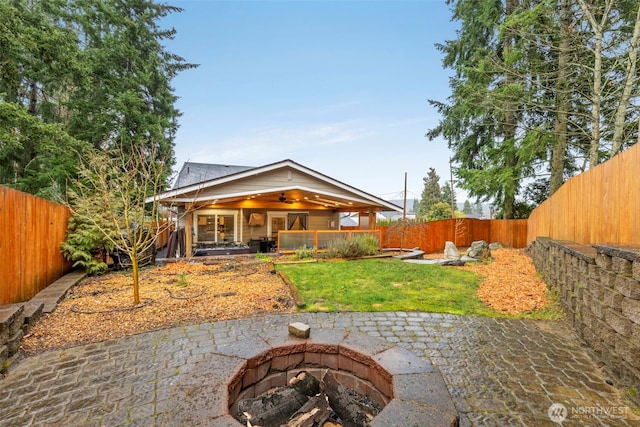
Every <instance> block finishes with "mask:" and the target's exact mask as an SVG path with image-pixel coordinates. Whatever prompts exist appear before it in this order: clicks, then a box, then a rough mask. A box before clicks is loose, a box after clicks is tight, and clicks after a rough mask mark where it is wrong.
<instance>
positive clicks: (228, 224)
mask: <svg viewBox="0 0 640 427" xmlns="http://www.w3.org/2000/svg"><path fill="white" fill-rule="evenodd" d="M196 217H197V220H196V224H197V226H196V238H195V241H196V242H198V243H222V242H235V241H237V240H238V239H237V236H236V217H237V214H236V212H228V211H227V212H225V211H219V212H215V211H211V210H209V211H200V212H198V213H197V214H196Z"/></svg>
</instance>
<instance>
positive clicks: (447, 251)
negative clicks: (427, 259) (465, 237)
mask: <svg viewBox="0 0 640 427" xmlns="http://www.w3.org/2000/svg"><path fill="white" fill-rule="evenodd" d="M444 258H445V259H453V260H455V259H460V251H459V250H458V248H456V245H454V244H453V242H445V244H444Z"/></svg>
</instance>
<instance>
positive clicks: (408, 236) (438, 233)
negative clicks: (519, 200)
mask: <svg viewBox="0 0 640 427" xmlns="http://www.w3.org/2000/svg"><path fill="white" fill-rule="evenodd" d="M379 228H380V229H381V230H382V241H383V247H385V248H399V247H402V248H415V247H418V248H420V249H422V250H423V251H425V252H427V253H431V252H438V251H442V250H443V249H444V245H445V242H447V241H450V242H453V243H454V244H455V245H456V246H458V247H467V246H471V243H472V242H474V241H477V240H484V241H486V242H489V243H491V242H500V243H502V244H503V245H506V246H509V247H513V248H524V247H526V245H527V220H526V219H516V220H482V219H473V218H460V219H443V220H440V221H431V222H426V223H405V224H403V223H398V224H395V225H392V226H384V227H379Z"/></svg>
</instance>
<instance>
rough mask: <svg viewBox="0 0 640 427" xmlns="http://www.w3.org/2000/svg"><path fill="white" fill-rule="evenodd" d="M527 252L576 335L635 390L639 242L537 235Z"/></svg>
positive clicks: (639, 387) (638, 385)
mask: <svg viewBox="0 0 640 427" xmlns="http://www.w3.org/2000/svg"><path fill="white" fill-rule="evenodd" d="M529 253H530V255H531V256H532V258H533V261H534V264H535V266H536V270H537V271H538V273H539V274H541V276H542V277H543V278H544V280H545V282H546V283H547V285H548V286H549V287H550V288H551V289H553V290H555V291H556V292H557V293H558V295H559V297H560V299H561V301H562V305H563V307H564V309H565V312H566V314H567V317H568V319H569V321H570V322H571V323H572V325H573V327H574V328H575V330H576V332H577V334H578V336H579V337H580V338H581V339H582V340H584V342H586V343H587V344H588V345H589V347H590V348H591V349H592V350H593V353H594V354H595V356H596V357H597V358H598V359H599V361H600V362H601V363H603V365H604V366H605V368H606V369H607V370H608V371H609V372H610V373H611V374H613V375H614V376H615V377H616V378H617V379H618V381H619V382H621V383H622V384H624V385H625V386H628V387H631V388H633V389H634V390H636V391H637V392H640V247H620V246H606V245H580V244H576V243H573V242H568V241H554V240H550V239H547V238H542V237H539V238H537V239H536V241H535V242H534V243H533V244H532V245H531V246H530V247H529Z"/></svg>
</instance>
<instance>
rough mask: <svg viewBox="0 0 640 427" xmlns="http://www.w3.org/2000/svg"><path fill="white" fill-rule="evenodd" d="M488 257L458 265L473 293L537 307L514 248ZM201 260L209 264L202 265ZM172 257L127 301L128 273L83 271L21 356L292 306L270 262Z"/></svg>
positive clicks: (539, 287)
mask: <svg viewBox="0 0 640 427" xmlns="http://www.w3.org/2000/svg"><path fill="white" fill-rule="evenodd" d="M492 254H493V256H494V260H493V261H492V262H488V263H481V264H476V265H468V266H465V267H452V268H463V269H466V270H470V271H473V272H475V273H478V274H479V275H481V276H483V280H482V283H481V285H480V289H479V290H478V295H479V297H480V298H481V299H482V300H483V301H484V302H485V303H486V304H487V305H488V306H490V307H492V308H493V309H494V310H496V311H498V312H501V313H507V314H516V313H521V312H526V311H532V310H537V309H543V308H544V307H545V306H546V304H547V287H546V285H545V284H544V283H543V282H542V281H541V280H540V279H539V278H538V276H537V274H536V271H535V269H534V268H533V264H532V262H531V259H530V258H529V257H528V256H527V255H526V254H525V253H524V252H523V251H521V250H515V249H498V250H493V251H492ZM207 264H208V265H207ZM207 264H203V263H185V262H178V263H171V264H167V265H166V266H163V267H156V268H149V269H145V270H142V271H141V273H140V297H141V304H140V306H139V307H133V291H132V278H131V273H129V272H112V273H108V274H106V275H103V276H99V277H90V278H88V279H85V280H83V281H82V282H81V283H80V284H78V285H77V286H75V287H73V288H71V289H70V290H69V292H68V293H67V295H66V297H65V299H64V300H63V301H61V302H60V304H59V305H58V307H57V308H56V310H55V311H54V312H53V313H51V314H47V315H45V316H44V317H43V318H41V320H40V321H38V322H37V323H36V325H35V326H34V327H33V328H32V329H31V331H30V332H29V334H27V335H26V336H25V338H24V340H23V345H22V351H23V354H25V355H31V354H36V353H40V352H43V351H46V350H51V349H55V348H64V347H69V346H72V345H79V344H86V343H90V342H97V341H103V340H107V339H112V338H118V337H122V336H125V335H131V334H136V333H140V332H145V331H151V330H158V329H164V328H169V327H175V326H181V325H187V324H195V323H204V322H216V321H222V320H229V319H237V318H242V317H249V316H256V315H260V314H265V313H285V312H291V311H294V310H295V308H294V303H293V300H292V298H291V293H290V291H289V289H288V287H287V286H286V285H285V284H284V283H283V281H282V280H281V279H280V278H279V277H278V276H277V275H276V274H274V272H273V266H272V265H271V264H270V263H267V262H264V261H260V260H256V259H254V258H235V259H224V260H215V261H209V262H208V263H207Z"/></svg>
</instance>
